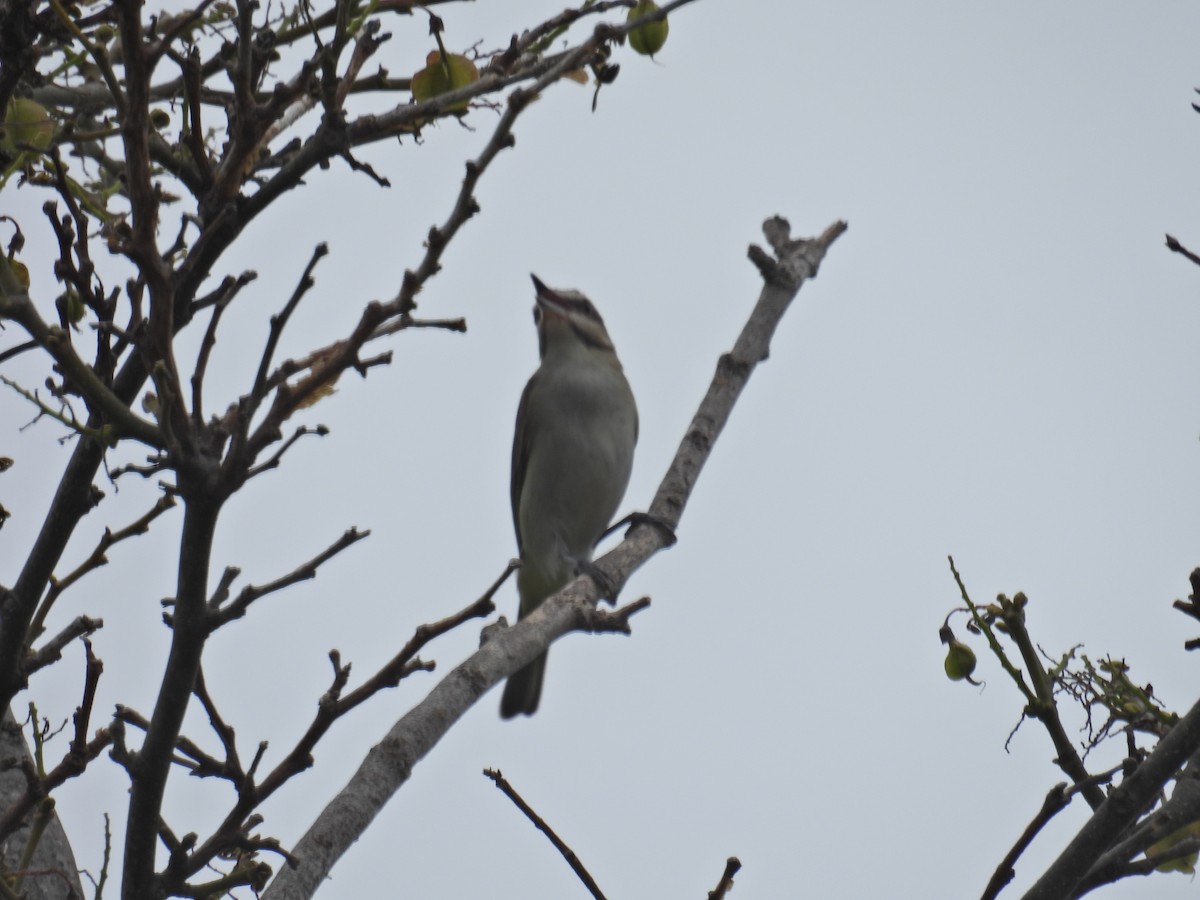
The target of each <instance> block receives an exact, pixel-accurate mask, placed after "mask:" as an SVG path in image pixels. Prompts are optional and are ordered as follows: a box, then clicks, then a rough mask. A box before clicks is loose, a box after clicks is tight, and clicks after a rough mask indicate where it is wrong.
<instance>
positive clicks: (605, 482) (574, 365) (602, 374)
mask: <svg viewBox="0 0 1200 900" xmlns="http://www.w3.org/2000/svg"><path fill="white" fill-rule="evenodd" d="M531 277H532V278H533V286H534V291H535V296H536V303H535V305H534V309H533V320H534V323H535V325H536V326H537V333H538V352H539V356H540V358H541V364H540V365H539V367H538V369H537V371H536V372H534V373H533V376H532V377H531V378H530V379H529V382H528V383H527V384H526V385H525V390H524V392H523V393H522V394H521V402H520V404H519V406H518V407H517V423H516V431H515V434H514V436H513V450H512V480H511V485H510V488H511V490H510V499H511V500H512V514H513V527H514V528H515V530H516V535H517V549H518V553H519V556H520V560H521V567H520V569H518V571H517V593H518V594H519V596H520V618H524V617H525V616H528V615H529V614H530V613H532V612H533V611H534V610H535V609H537V608H538V607H539V606H540V605H541V604H542V602H543V601H544V600H545V599H546V598H547V597H549V596H550V595H551V594H553V593H555V592H556V591H558V590H559V589H560V588H562V587H563V586H565V585H566V584H567V583H568V582H569V581H571V579H572V578H574V577H575V576H576V575H577V574H579V573H580V572H581V571H582V572H588V573H589V574H591V573H592V572H594V571H595V570H594V569H592V568H591V559H592V550H593V549H594V548H595V546H596V543H597V542H598V541H599V540H600V538H601V537H602V536H603V535H604V534H605V529H606V528H607V526H608V523H609V522H610V521H611V520H612V518H613V515H614V514H615V513H616V511H617V507H618V506H619V505H620V503H621V499H622V498H623V497H624V496H625V488H626V487H627V486H628V484H629V475H630V472H631V471H632V469H633V451H634V447H635V445H636V444H637V435H638V414H637V404H636V402H635V401H634V399H633V391H632V390H631V389H630V387H629V382H628V380H627V379H626V378H625V372H624V370H623V369H622V368H621V362H620V360H618V359H617V352H616V350H615V349H614V348H613V343H612V339H611V338H610V337H609V336H608V331H607V329H606V328H605V327H604V320H603V319H602V318H601V317H600V313H598V312H597V311H596V307H595V306H594V305H593V304H592V302H591V301H590V300H589V299H588V298H587V297H585V296H584V295H583V294H581V293H580V292H579V291H574V290H557V289H553V288H549V287H547V286H546V285H545V284H543V283H542V281H541V280H540V279H539V278H538V277H537V276H536V275H532V276H531ZM594 577H595V576H594ZM599 586H600V587H601V589H602V590H603V589H604V586H603V585H599ZM545 671H546V654H545V653H543V654H542V655H541V656H539V657H538V658H537V659H535V660H534V661H533V662H531V663H529V664H528V665H526V666H525V667H524V668H522V669H520V670H519V671H517V672H516V673H514V674H513V675H511V676H510V677H509V679H508V683H507V684H506V685H505V688H504V696H503V698H502V699H501V701H500V715H501V717H502V718H505V719H511V718H513V717H514V716H517V715H521V714H524V715H527V716H528V715H533V713H534V712H535V711H536V710H537V708H538V701H539V699H540V698H541V694H542V678H543V676H544V674H545Z"/></svg>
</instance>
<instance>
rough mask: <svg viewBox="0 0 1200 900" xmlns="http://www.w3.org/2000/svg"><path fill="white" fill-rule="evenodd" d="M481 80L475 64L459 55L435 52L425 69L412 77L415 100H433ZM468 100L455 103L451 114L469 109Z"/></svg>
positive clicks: (432, 53)
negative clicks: (443, 54)
mask: <svg viewBox="0 0 1200 900" xmlns="http://www.w3.org/2000/svg"><path fill="white" fill-rule="evenodd" d="M478 80H479V70H478V69H477V68H475V63H473V62H471V60H469V59H467V58H466V57H465V56H462V55H461V54H458V53H447V54H446V55H445V57H443V56H442V54H441V51H438V50H433V51H431V52H430V54H429V56H427V57H426V58H425V68H423V69H422V70H421V71H420V72H418V73H417V74H416V75H414V76H413V77H412V95H413V100H414V101H416V102H417V103H420V102H421V101H422V100H431V99H433V98H434V97H438V96H440V95H442V94H448V93H450V92H451V91H457V90H458V89H459V88H465V87H466V86H467V85H468V84H474V83H475V82H476V81H478ZM467 102H468V101H466V100H464V101H462V102H461V103H455V104H454V105H453V106H451V107H450V108H449V111H450V112H461V111H463V110H465V109H466V108H467Z"/></svg>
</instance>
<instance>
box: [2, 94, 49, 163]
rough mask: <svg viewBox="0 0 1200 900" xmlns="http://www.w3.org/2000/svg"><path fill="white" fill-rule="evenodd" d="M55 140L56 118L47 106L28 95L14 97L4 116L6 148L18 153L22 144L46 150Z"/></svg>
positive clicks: (4, 141)
mask: <svg viewBox="0 0 1200 900" xmlns="http://www.w3.org/2000/svg"><path fill="white" fill-rule="evenodd" d="M52 140H54V120H53V119H52V118H50V113H48V112H47V111H46V107H44V106H42V104H40V103H38V102H37V101H36V100H30V99H29V98H28V97H13V98H12V100H10V101H9V104H8V113H7V114H6V115H5V116H4V140H3V145H4V149H5V150H7V151H8V152H9V153H16V152H18V151H19V150H20V149H21V146H22V145H26V144H27V145H29V146H32V147H36V148H37V149H38V150H45V149H46V148H47V147H49V146H50V142H51V141H52Z"/></svg>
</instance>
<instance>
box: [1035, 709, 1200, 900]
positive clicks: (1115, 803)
mask: <svg viewBox="0 0 1200 900" xmlns="http://www.w3.org/2000/svg"><path fill="white" fill-rule="evenodd" d="M1198 747H1200V702H1198V703H1197V704H1196V705H1194V706H1193V707H1192V708H1191V709H1190V710H1189V711H1188V713H1187V715H1185V716H1184V717H1183V718H1182V719H1180V720H1179V722H1178V723H1177V724H1176V725H1175V727H1174V728H1172V729H1171V731H1170V732H1168V733H1167V735H1166V737H1164V738H1163V739H1162V740H1160V741H1159V742H1158V745H1157V746H1156V747H1155V748H1154V750H1153V751H1151V753H1150V755H1149V756H1148V757H1146V759H1145V760H1144V761H1143V762H1142V764H1141V765H1140V766H1138V767H1137V769H1135V770H1134V771H1133V773H1132V774H1131V775H1129V776H1128V777H1127V778H1126V779H1125V780H1124V781H1122V782H1121V784H1120V785H1118V786H1117V787H1116V788H1114V789H1113V790H1112V791H1110V792H1109V794H1108V796H1107V798H1106V799H1105V801H1104V804H1103V805H1102V806H1101V807H1100V808H1099V809H1097V810H1096V811H1095V812H1094V813H1093V814H1092V817H1091V818H1090V819H1089V820H1088V821H1087V824H1085V825H1084V826H1083V828H1081V829H1080V830H1079V832H1078V833H1076V835H1075V837H1074V838H1073V839H1072V840H1071V843H1070V844H1068V845H1067V847H1066V849H1065V850H1063V852H1062V853H1061V854H1060V855H1059V857H1058V859H1056V860H1055V861H1054V863H1053V864H1051V866H1050V867H1049V868H1048V869H1047V870H1046V871H1045V872H1044V873H1043V874H1042V877H1041V878H1039V879H1038V880H1037V883H1036V884H1034V886H1033V887H1032V888H1030V889H1029V891H1028V892H1027V893H1026V894H1025V900H1058V898H1061V897H1071V896H1074V891H1075V889H1076V887H1077V886H1078V885H1079V884H1080V883H1081V882H1082V881H1083V880H1084V878H1085V877H1086V876H1087V875H1088V873H1089V871H1090V870H1091V869H1092V867H1093V866H1094V865H1095V863H1096V861H1097V860H1098V859H1100V857H1101V856H1102V855H1103V854H1104V853H1105V852H1106V851H1107V850H1108V849H1109V848H1110V847H1111V846H1112V845H1113V842H1114V841H1116V840H1117V838H1118V837H1120V835H1121V834H1122V833H1123V832H1124V831H1125V829H1127V828H1128V827H1129V826H1130V825H1132V824H1133V822H1134V821H1136V820H1137V818H1138V817H1139V816H1140V815H1142V813H1143V812H1144V811H1145V810H1146V809H1147V808H1149V806H1150V805H1152V804H1153V803H1154V802H1155V801H1156V799H1157V796H1158V792H1159V791H1160V790H1161V789H1162V786H1163V784H1165V783H1166V782H1167V780H1168V779H1170V778H1171V777H1173V776H1174V774H1175V772H1176V771H1177V770H1178V769H1179V767H1180V766H1182V765H1183V763H1184V761H1185V760H1186V759H1187V758H1188V757H1189V756H1191V755H1192V754H1193V753H1195V752H1196V750H1197V748H1198Z"/></svg>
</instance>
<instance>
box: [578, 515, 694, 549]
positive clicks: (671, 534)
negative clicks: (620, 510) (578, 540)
mask: <svg viewBox="0 0 1200 900" xmlns="http://www.w3.org/2000/svg"><path fill="white" fill-rule="evenodd" d="M626 525H628V526H629V528H628V529H627V530H626V531H625V537H629V532H630V531H632V530H633V529H634V528H636V527H637V526H639V525H650V526H651V527H653V528H657V529H658V530H659V532H660V533H661V534H662V536H663V537H664V538H665V539H666V542H667V546H668V547H670V546H671V545H672V544H674V543H675V542H676V541H677V540H678V538H677V537H675V529H674V528H673V527H672V526H671V525H670V523H668V522H667V520H666V519H662V518H659V517H658V516H656V515H653V514H651V513H648V512H631V513H630V514H629V515H627V516H626V517H625V518H623V519H621V520H620V521H619V522H616V523H614V524H613V525H610V526H609V528H608V530H607V531H605V532H604V534H602V535H600V540H601V541H602V540H604V539H605V538H606V537H608V536H609V535H610V534H612V533H613V532H614V531H616V530H617V529H619V528H624V527H625V526H626ZM599 542H600V541H597V542H596V543H599Z"/></svg>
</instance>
